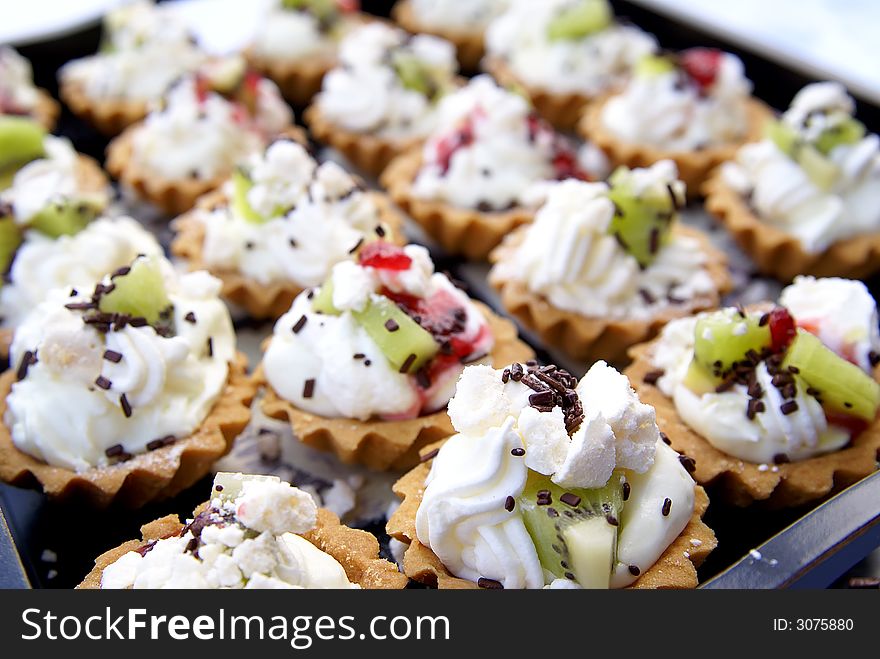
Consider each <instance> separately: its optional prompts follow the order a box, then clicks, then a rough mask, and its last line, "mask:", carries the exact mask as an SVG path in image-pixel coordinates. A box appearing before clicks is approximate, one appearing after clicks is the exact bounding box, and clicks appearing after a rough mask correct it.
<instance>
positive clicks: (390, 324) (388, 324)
mask: <svg viewBox="0 0 880 659" xmlns="http://www.w3.org/2000/svg"><path fill="white" fill-rule="evenodd" d="M385 329H386V330H388V331H389V332H396V331H397V330H399V329H400V325H398V324H397V321H396V320H394V319H393V318H389V319H388V320H386V321H385ZM407 370H409V369H407Z"/></svg>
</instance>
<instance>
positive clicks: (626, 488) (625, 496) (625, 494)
mask: <svg viewBox="0 0 880 659" xmlns="http://www.w3.org/2000/svg"><path fill="white" fill-rule="evenodd" d="M631 491H632V486H631V485H630V484H629V483H627V482H626V481H623V500H624V501H626V500H628V499H629V493H630V492H631Z"/></svg>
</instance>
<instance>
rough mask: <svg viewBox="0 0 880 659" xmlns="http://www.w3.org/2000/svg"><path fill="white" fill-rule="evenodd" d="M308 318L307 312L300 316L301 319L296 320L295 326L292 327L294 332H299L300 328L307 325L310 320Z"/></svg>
mask: <svg viewBox="0 0 880 659" xmlns="http://www.w3.org/2000/svg"><path fill="white" fill-rule="evenodd" d="M308 320H309V319H308V318H307V317H306V315H305V314H303V315H302V316H300V319H299V320H298V321H296V323H294V325H293V327H292V328H291V329H292V330H293V333H294V334H299V332H300V330H301V329H302V328H303V327H305V326H306V323H307V322H308Z"/></svg>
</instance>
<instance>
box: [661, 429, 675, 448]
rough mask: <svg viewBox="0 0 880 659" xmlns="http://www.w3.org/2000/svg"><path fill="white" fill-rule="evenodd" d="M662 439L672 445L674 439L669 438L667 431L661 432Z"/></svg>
mask: <svg viewBox="0 0 880 659" xmlns="http://www.w3.org/2000/svg"><path fill="white" fill-rule="evenodd" d="M660 439H662V440H663V443H664V444H666V445H667V446H672V440H671V439H669V435H667V434H666V433H665V432H661V433H660Z"/></svg>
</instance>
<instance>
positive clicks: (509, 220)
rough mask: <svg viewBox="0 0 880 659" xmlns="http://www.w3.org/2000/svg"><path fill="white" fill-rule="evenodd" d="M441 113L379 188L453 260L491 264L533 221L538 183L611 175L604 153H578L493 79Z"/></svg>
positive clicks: (445, 103)
mask: <svg viewBox="0 0 880 659" xmlns="http://www.w3.org/2000/svg"><path fill="white" fill-rule="evenodd" d="M438 112H439V118H438V127H437V129H436V130H435V131H434V132H433V133H432V134H431V136H430V137H429V138H428V140H427V142H426V143H425V145H424V146H423V147H417V148H414V149H410V150H409V151H407V152H406V153H404V154H402V155H400V156H398V157H397V158H395V159H394V160H392V161H391V163H390V164H389V165H388V167H387V168H386V169H385V172H384V173H383V174H382V177H381V182H382V185H383V186H384V187H385V188H386V189H387V190H388V193H389V194H390V195H391V198H392V199H393V200H394V201H395V202H396V203H397V204H398V205H399V206H400V207H401V208H403V209H404V210H405V211H407V212H408V213H409V215H410V216H411V217H412V218H413V219H415V220H416V222H418V223H419V224H420V225H422V227H423V228H424V229H425V231H426V232H427V233H428V234H429V235H430V236H431V237H432V238H434V239H435V240H436V241H437V242H438V243H440V245H441V246H442V247H443V248H444V249H446V250H447V251H449V252H451V253H455V254H462V255H464V256H465V257H467V258H469V259H474V260H478V259H485V258H486V256H487V255H488V253H489V251H490V250H491V249H492V248H493V247H495V246H496V245H497V244H498V243H499V242H501V239H502V238H503V237H504V236H505V235H507V233H509V232H510V231H511V230H513V229H514V228H516V227H517V226H519V225H521V224H525V223H527V222H530V221H531V220H532V217H533V216H534V209H533V208H532V207H531V206H529V205H528V201H527V195H528V191H529V188H531V187H532V185H533V184H535V183H540V182H542V181H548V180H561V179H566V178H580V179H587V180H593V179H601V178H604V176H605V174H606V173H607V171H606V161H605V158H604V156H603V155H602V153H601V152H600V151H598V150H597V149H595V148H594V147H591V146H590V145H589V144H585V145H583V146H581V147H580V148H576V146H575V145H574V144H573V143H572V142H570V141H569V140H568V139H566V138H564V137H563V136H562V135H560V134H559V133H557V132H555V131H554V130H553V129H552V128H551V127H550V126H549V124H547V123H546V122H544V121H543V120H542V119H541V118H539V117H538V115H537V113H535V111H534V110H533V109H532V107H531V106H530V105H529V102H528V101H527V100H526V99H525V98H523V97H522V96H520V95H518V94H516V93H514V92H511V91H508V90H506V89H503V88H501V87H499V86H498V85H497V84H496V83H495V82H494V81H493V80H492V79H491V78H490V77H489V76H486V75H481V76H478V77H476V78H473V79H472V80H471V81H470V83H469V84H468V85H467V86H466V87H463V88H462V89H460V90H459V91H456V92H453V93H452V94H449V95H448V96H446V97H445V98H444V99H443V100H442V101H440V107H439V110H438Z"/></svg>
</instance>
